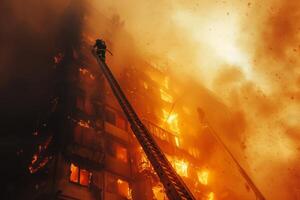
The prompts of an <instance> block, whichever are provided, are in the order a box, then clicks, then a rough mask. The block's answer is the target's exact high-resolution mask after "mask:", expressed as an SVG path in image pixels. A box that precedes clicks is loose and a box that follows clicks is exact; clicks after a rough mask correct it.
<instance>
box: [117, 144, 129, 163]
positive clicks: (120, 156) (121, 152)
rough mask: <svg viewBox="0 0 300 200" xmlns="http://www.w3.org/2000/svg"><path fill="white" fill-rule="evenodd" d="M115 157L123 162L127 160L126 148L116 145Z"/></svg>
mask: <svg viewBox="0 0 300 200" xmlns="http://www.w3.org/2000/svg"><path fill="white" fill-rule="evenodd" d="M116 157H117V159H118V160H121V161H123V162H126V163H127V161H128V157H127V150H126V149H125V148H123V147H121V146H119V145H117V146H116Z"/></svg>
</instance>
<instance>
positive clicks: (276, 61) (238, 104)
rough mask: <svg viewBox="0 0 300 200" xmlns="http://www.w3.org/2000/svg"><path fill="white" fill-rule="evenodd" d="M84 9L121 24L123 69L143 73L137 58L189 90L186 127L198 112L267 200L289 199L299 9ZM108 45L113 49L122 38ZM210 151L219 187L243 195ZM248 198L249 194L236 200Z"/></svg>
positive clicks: (282, 4)
mask: <svg viewBox="0 0 300 200" xmlns="http://www.w3.org/2000/svg"><path fill="white" fill-rule="evenodd" d="M93 3H94V4H93V5H94V7H95V8H96V9H98V11H99V12H101V13H103V14H104V15H105V16H106V17H108V18H110V17H112V16H114V15H118V16H119V17H120V20H121V21H122V22H124V24H123V29H125V30H126V31H127V33H128V34H129V36H130V38H131V42H133V44H134V45H133V46H127V45H128V43H127V44H126V45H125V46H127V47H128V48H126V51H131V50H134V51H135V52H138V53H136V54H135V56H134V58H132V57H131V58H129V59H127V62H128V60H130V62H131V64H132V65H136V67H142V65H139V64H141V63H139V62H137V61H135V59H137V58H141V59H143V60H146V61H148V62H149V63H151V64H153V65H155V66H162V67H166V68H167V69H168V70H169V72H170V74H172V75H175V76H177V78H179V79H180V80H182V82H185V83H186V85H187V86H186V87H184V88H183V90H184V91H186V90H188V91H193V92H192V93H186V92H184V91H182V94H184V98H180V100H179V101H180V103H178V105H183V104H184V103H188V105H190V108H189V109H191V110H194V111H193V112H192V113H193V115H194V117H195V121H194V123H193V124H194V125H195V127H197V120H196V117H197V114H196V113H197V112H196V109H197V107H201V108H202V109H203V110H204V112H205V113H206V117H207V118H208V120H209V121H210V122H211V124H212V126H214V127H215V129H216V130H217V132H219V134H220V136H221V138H223V140H224V142H225V143H226V144H228V146H230V148H231V149H232V151H233V153H234V154H235V155H236V156H237V158H238V159H239V160H240V162H241V163H242V165H243V166H244V167H245V168H246V170H247V171H248V172H249V175H250V176H251V177H253V180H254V182H256V183H257V186H258V187H259V188H261V190H262V192H263V193H264V194H265V196H266V198H267V199H278V200H279V199H296V195H299V181H298V180H299V179H298V178H297V177H299V167H297V166H299V163H298V162H299V156H298V155H299V143H298V142H297V141H298V140H299V130H300V127H299V124H298V121H297V119H299V118H300V116H299V113H300V105H299V83H300V82H299V80H300V76H299V67H298V66H299V61H300V60H299V58H298V57H299V51H300V50H299V42H300V38H299V21H300V19H299V17H300V12H299V10H300V9H299V6H300V4H299V3H298V2H296V1H280V0H269V1H264V2H261V1H248V2H245V1H230V2H229V1H214V2H212V1H201V2H198V1H189V2H186V1H180V0H175V1H171V2H170V1H159V2H156V1H135V0H132V1H131V3H128V2H115V1H102V2H101V3H97V2H93ZM93 23H94V24H97V21H95V22H93ZM116 38H119V39H118V41H119V42H120V43H119V44H118V46H122V42H126V39H127V38H128V37H122V36H121V35H118V36H116ZM122 39H123V40H122ZM124 40H125V41H124ZM122 53H124V55H126V54H127V52H126V53H125V52H123V51H119V52H118V54H119V56H120V57H122ZM124 57H125V58H126V57H127V55H126V56H124ZM132 59H134V60H132ZM123 60H124V58H123ZM118 64H119V63H118ZM122 66H124V65H122V64H121V65H120V66H119V67H122ZM191 78H193V79H194V81H191ZM187 88H188V89H187ZM205 88H206V89H205ZM189 125H191V124H189ZM199 139H203V140H205V142H203V143H204V144H203V147H204V150H203V151H205V149H209V151H208V152H211V149H210V148H213V146H215V144H214V142H211V141H210V138H209V137H206V136H199ZM191 142H193V141H191ZM199 144H200V143H199ZM214 149H215V150H214V152H212V153H209V156H208V157H210V161H209V162H211V163H213V164H215V165H217V167H216V168H219V170H220V171H222V170H224V169H225V175H224V176H223V177H220V179H222V181H223V184H227V185H231V187H232V190H239V189H240V191H241V192H240V193H246V192H243V191H246V189H245V188H241V187H242V186H241V185H242V184H240V183H243V181H242V180H241V179H239V178H237V175H236V174H234V173H233V172H232V171H230V170H227V169H226V168H227V167H231V168H232V166H230V165H229V166H228V163H227V161H224V159H225V158H224V157H226V155H225V154H224V153H223V152H222V150H221V149H219V148H217V147H214ZM206 156H207V155H206ZM225 160H226V159H225ZM222 166H223V167H222ZM237 180H238V181H239V182H240V183H237V182H236V181H237ZM236 184H239V185H238V186H237V185H236ZM235 187H238V188H239V189H236V188H235ZM236 193H239V191H236ZM297 193H298V194H297ZM248 198H250V199H251V198H252V197H249V195H248V197H246V196H244V198H243V199H248Z"/></svg>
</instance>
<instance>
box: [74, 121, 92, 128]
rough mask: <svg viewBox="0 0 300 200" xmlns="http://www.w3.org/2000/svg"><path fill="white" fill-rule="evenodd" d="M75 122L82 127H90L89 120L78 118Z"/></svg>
mask: <svg viewBox="0 0 300 200" xmlns="http://www.w3.org/2000/svg"><path fill="white" fill-rule="evenodd" d="M77 124H78V125H79V126H81V127H84V128H90V121H84V120H79V121H78V122H77Z"/></svg>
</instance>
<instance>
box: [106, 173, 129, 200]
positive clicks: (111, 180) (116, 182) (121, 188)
mask: <svg viewBox="0 0 300 200" xmlns="http://www.w3.org/2000/svg"><path fill="white" fill-rule="evenodd" d="M106 189H107V191H108V192H112V193H117V194H119V195H120V196H122V197H125V198H128V197H129V196H130V188H129V184H128V182H127V181H124V180H122V179H120V178H117V177H115V176H111V175H110V176H108V177H107V186H106Z"/></svg>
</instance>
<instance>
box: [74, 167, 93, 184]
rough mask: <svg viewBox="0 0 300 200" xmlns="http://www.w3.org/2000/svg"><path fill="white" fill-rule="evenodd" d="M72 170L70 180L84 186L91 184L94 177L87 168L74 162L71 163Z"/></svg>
mask: <svg viewBox="0 0 300 200" xmlns="http://www.w3.org/2000/svg"><path fill="white" fill-rule="evenodd" d="M70 171H71V173H70V181H71V182H72V183H78V184H80V185H83V186H89V184H90V182H91V177H92V173H91V172H89V171H88V170H85V169H81V168H79V167H78V166H76V165H74V164H73V163H71V166H70Z"/></svg>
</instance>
